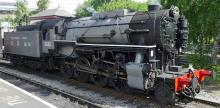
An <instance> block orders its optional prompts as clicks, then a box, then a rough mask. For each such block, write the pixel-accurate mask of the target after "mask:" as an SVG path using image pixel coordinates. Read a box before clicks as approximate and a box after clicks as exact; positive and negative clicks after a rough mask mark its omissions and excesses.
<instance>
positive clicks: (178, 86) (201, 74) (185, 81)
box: [175, 69, 212, 92]
mask: <svg viewBox="0 0 220 108" xmlns="http://www.w3.org/2000/svg"><path fill="white" fill-rule="evenodd" d="M193 73H194V75H195V77H197V78H198V79H199V83H201V82H203V81H204V80H205V77H211V76H212V72H211V71H208V70H204V69H200V70H196V71H194V72H193ZM193 73H187V74H184V75H182V76H179V77H176V78H175V92H178V91H180V90H182V89H183V88H184V86H186V87H189V86H190V81H191V80H192V78H193Z"/></svg>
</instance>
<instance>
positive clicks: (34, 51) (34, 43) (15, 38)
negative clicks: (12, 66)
mask: <svg viewBox="0 0 220 108" xmlns="http://www.w3.org/2000/svg"><path fill="white" fill-rule="evenodd" d="M4 35H5V37H4V46H5V53H9V54H16V55H21V56H29V57H40V56H41V44H40V43H41V36H40V33H39V31H19V32H6V33H5V34H4Z"/></svg>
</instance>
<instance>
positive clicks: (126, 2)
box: [97, 0, 147, 12]
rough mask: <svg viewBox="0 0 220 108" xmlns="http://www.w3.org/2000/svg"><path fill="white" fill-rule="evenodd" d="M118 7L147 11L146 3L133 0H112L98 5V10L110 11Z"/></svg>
mask: <svg viewBox="0 0 220 108" xmlns="http://www.w3.org/2000/svg"><path fill="white" fill-rule="evenodd" d="M118 9H129V10H135V11H147V3H139V2H135V1H133V0H113V1H112V2H109V3H105V4H104V5H102V6H100V7H98V9H97V11H98V12H105V11H112V10H118Z"/></svg>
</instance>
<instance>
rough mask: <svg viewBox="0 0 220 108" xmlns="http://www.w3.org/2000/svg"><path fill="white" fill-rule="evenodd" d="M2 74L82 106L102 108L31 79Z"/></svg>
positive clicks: (5, 72)
mask: <svg viewBox="0 0 220 108" xmlns="http://www.w3.org/2000/svg"><path fill="white" fill-rule="evenodd" d="M0 73H2V74H5V75H8V76H12V77H15V78H17V79H19V80H22V81H25V82H27V83H30V84H32V85H35V86H38V87H40V88H43V89H46V90H48V91H51V92H53V93H55V94H57V95H61V96H63V97H65V98H69V99H70V100H71V101H75V102H78V103H79V104H81V105H86V106H88V108H101V106H100V105H98V104H95V103H92V102H90V101H89V100H86V99H83V98H81V97H78V96H75V95H72V94H71V93H68V92H65V91H61V90H59V89H57V88H53V87H50V86H47V85H45V84H42V83H39V82H36V81H33V80H31V79H28V78H24V77H20V76H18V75H15V74H12V73H8V72H7V71H0Z"/></svg>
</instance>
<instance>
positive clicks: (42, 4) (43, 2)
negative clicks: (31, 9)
mask: <svg viewBox="0 0 220 108" xmlns="http://www.w3.org/2000/svg"><path fill="white" fill-rule="evenodd" d="M48 6H49V0H38V1H37V7H38V8H37V12H41V11H44V10H46V9H47V8H48Z"/></svg>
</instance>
